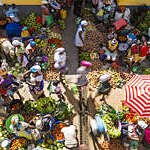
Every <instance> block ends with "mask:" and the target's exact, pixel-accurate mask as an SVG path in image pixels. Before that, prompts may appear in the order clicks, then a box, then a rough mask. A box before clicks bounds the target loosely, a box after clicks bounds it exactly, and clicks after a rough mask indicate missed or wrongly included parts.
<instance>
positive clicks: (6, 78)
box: [0, 69, 22, 100]
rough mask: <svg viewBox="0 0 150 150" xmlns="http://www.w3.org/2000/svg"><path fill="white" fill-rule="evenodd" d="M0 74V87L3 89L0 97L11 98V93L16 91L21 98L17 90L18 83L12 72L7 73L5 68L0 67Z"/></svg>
mask: <svg viewBox="0 0 150 150" xmlns="http://www.w3.org/2000/svg"><path fill="white" fill-rule="evenodd" d="M0 75H1V76H2V80H1V83H0V84H1V87H2V89H3V93H1V95H2V97H4V99H5V97H7V96H10V97H11V98H12V99H14V97H13V95H14V93H15V92H16V93H17V94H18V96H19V98H20V100H21V99H22V97H21V95H20V93H19V91H18V90H17V88H18V87H19V83H17V82H16V81H15V80H16V77H15V76H13V75H12V74H8V72H7V70H3V69H0Z"/></svg>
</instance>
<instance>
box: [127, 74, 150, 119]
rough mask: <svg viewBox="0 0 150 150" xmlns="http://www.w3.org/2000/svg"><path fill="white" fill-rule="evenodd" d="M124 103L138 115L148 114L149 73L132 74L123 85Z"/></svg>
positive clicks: (149, 111)
mask: <svg viewBox="0 0 150 150" xmlns="http://www.w3.org/2000/svg"><path fill="white" fill-rule="evenodd" d="M124 92H125V98H124V102H125V104H126V105H127V106H128V107H130V108H131V109H132V110H134V111H135V112H137V113H138V114H139V115H140V116H144V117H149V116H150V75H134V76H133V77H132V78H131V79H130V80H129V82H127V84H125V85H124Z"/></svg>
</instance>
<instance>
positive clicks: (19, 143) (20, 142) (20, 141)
mask: <svg viewBox="0 0 150 150" xmlns="http://www.w3.org/2000/svg"><path fill="white" fill-rule="evenodd" d="M27 145H28V141H27V139H25V138H22V137H19V138H16V139H14V140H12V143H11V146H10V150H18V149H20V148H25V147H27Z"/></svg>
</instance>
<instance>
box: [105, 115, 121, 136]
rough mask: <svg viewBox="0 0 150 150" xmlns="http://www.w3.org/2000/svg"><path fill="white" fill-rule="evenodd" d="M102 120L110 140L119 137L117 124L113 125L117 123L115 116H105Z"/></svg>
mask: <svg viewBox="0 0 150 150" xmlns="http://www.w3.org/2000/svg"><path fill="white" fill-rule="evenodd" d="M102 119H103V120H104V123H105V125H106V128H107V133H108V135H109V136H110V138H118V137H120V135H121V132H120V131H119V129H118V124H117V125H116V124H115V122H117V121H118V120H117V114H105V115H104V116H103V118H102Z"/></svg>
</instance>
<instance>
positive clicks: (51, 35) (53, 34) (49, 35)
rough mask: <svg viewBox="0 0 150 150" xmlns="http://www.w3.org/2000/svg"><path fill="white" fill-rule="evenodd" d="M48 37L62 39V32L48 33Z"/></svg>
mask: <svg viewBox="0 0 150 150" xmlns="http://www.w3.org/2000/svg"><path fill="white" fill-rule="evenodd" d="M48 38H49V39H52V38H55V39H59V40H62V36H61V34H60V33H55V32H50V33H49V34H48Z"/></svg>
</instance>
